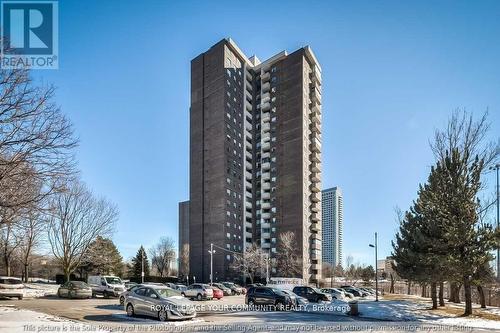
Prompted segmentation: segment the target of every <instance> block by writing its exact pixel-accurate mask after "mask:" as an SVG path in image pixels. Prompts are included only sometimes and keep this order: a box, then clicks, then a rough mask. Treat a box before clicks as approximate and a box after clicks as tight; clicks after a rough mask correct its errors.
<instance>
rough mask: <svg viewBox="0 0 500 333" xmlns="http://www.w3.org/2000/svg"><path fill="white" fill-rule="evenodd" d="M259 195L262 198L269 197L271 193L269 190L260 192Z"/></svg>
mask: <svg viewBox="0 0 500 333" xmlns="http://www.w3.org/2000/svg"><path fill="white" fill-rule="evenodd" d="M260 197H261V198H262V199H271V193H270V192H262V194H261V196H260Z"/></svg>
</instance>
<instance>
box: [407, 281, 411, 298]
mask: <svg viewBox="0 0 500 333" xmlns="http://www.w3.org/2000/svg"><path fill="white" fill-rule="evenodd" d="M406 293H407V294H408V295H411V281H409V280H408V290H407V292H406Z"/></svg>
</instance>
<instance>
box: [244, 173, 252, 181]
mask: <svg viewBox="0 0 500 333" xmlns="http://www.w3.org/2000/svg"><path fill="white" fill-rule="evenodd" d="M245 179H246V180H247V181H249V182H251V181H252V174H251V173H250V172H246V171H245Z"/></svg>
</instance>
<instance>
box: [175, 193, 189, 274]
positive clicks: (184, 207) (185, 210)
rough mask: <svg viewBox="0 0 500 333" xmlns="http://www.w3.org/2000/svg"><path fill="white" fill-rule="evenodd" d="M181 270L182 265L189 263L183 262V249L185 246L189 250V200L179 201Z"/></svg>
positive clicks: (179, 255) (179, 254)
mask: <svg viewBox="0 0 500 333" xmlns="http://www.w3.org/2000/svg"><path fill="white" fill-rule="evenodd" d="M178 245H179V248H178V252H177V253H178V257H179V271H184V270H183V269H181V267H184V265H187V264H188V263H187V262H186V263H184V262H183V255H182V254H183V251H184V249H185V246H187V249H188V251H189V201H183V202H179V244H178Z"/></svg>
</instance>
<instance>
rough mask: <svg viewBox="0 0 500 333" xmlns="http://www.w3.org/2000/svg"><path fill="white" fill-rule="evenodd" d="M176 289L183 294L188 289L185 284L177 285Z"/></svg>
mask: <svg viewBox="0 0 500 333" xmlns="http://www.w3.org/2000/svg"><path fill="white" fill-rule="evenodd" d="M174 289H175V290H177V291H178V292H183V291H185V290H186V289H187V286H185V285H183V284H176V285H175V287H174Z"/></svg>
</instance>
